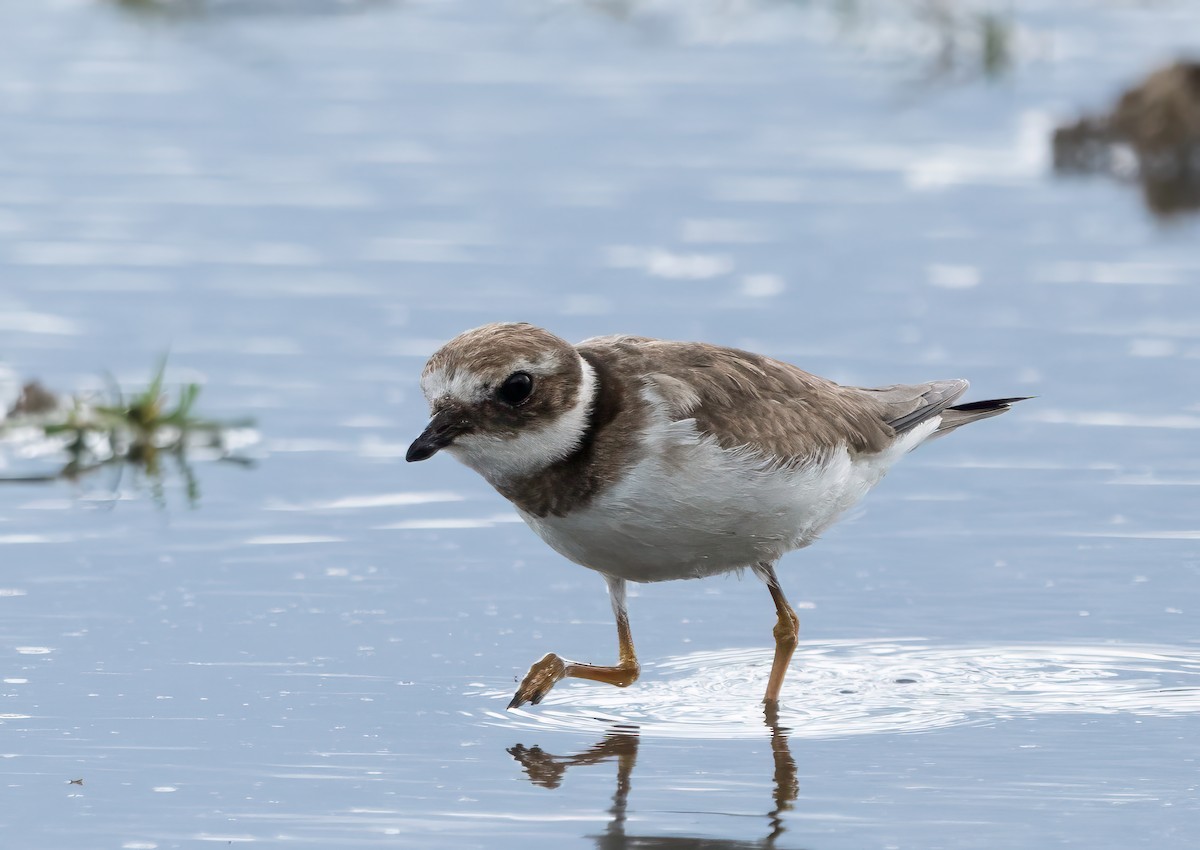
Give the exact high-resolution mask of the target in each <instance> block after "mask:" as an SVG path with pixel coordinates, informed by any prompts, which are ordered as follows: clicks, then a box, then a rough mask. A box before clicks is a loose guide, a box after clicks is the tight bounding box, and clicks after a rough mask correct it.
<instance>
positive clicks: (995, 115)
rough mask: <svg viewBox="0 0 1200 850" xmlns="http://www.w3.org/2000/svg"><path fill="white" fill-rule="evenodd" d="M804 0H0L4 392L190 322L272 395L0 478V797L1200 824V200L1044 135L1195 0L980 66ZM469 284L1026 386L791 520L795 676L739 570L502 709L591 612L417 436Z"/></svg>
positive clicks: (1075, 28)
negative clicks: (1149, 197) (837, 511)
mask: <svg viewBox="0 0 1200 850" xmlns="http://www.w3.org/2000/svg"><path fill="white" fill-rule="evenodd" d="M835 8H838V6H837V4H821V3H813V4H791V3H771V2H748V3H741V4H727V3H717V2H712V3H703V2H702V3H698V4H694V3H682V2H679V3H675V2H670V0H664V2H654V3H644V4H638V3H632V4H624V5H622V4H608V5H588V4H582V3H581V4H575V3H538V2H527V3H497V4H487V5H476V6H469V5H467V4H459V3H429V4H387V3H354V4H339V3H334V2H330V3H321V2H316V0H312V1H311V2H305V3H304V4H301V5H293V6H289V5H288V4H282V3H264V4H256V3H251V2H235V0H228V2H219V3H218V2H213V3H208V4H200V3H192V4H185V3H179V4H170V3H164V4H135V3H123V4H106V3H100V2H85V1H84V0H57V2H48V3H38V4H6V5H3V7H2V8H0V32H8V33H12V32H20V33H21V38H19V39H10V40H9V43H6V49H5V50H3V51H0V123H2V125H3V126H4V128H5V132H4V133H0V360H2V361H3V364H4V366H5V367H6V369H7V370H8V371H7V372H6V373H4V374H0V389H3V388H4V387H9V388H10V389H11V387H12V385H13V384H12V381H13V378H14V376H21V377H39V378H40V379H42V380H43V382H44V383H46V384H47V385H48V386H50V387H53V388H57V389H59V390H70V389H77V388H82V387H103V386H104V385H105V380H104V378H103V377H102V375H103V371H104V370H111V371H112V372H113V374H114V375H115V377H116V379H117V381H118V382H119V383H120V384H121V385H122V386H130V387H132V386H136V385H137V384H138V383H139V382H141V381H144V380H145V378H146V375H147V371H148V370H149V368H150V367H151V365H152V364H153V363H154V362H155V361H156V359H157V357H158V356H159V355H160V354H161V353H162V352H163V351H165V350H167V349H169V350H170V368H169V372H168V379H169V381H175V382H181V381H193V380H194V381H199V382H201V383H203V384H204V392H203V394H202V395H201V398H200V402H199V409H200V412H201V413H203V414H205V415H209V416H213V417H218V418H220V417H229V418H234V417H238V416H242V415H246V414H249V415H253V416H255V417H256V418H257V420H258V431H257V434H258V441H257V442H253V443H249V442H248V444H247V446H246V448H245V451H246V452H247V453H248V454H249V455H250V456H252V457H254V458H255V459H256V460H257V464H256V465H255V466H254V467H253V468H244V467H241V466H235V465H229V464H221V463H216V462H213V461H212V460H207V459H205V458H203V457H198V458H196V459H195V461H194V467H193V471H194V473H195V476H196V479H197V482H198V486H199V497H198V501H197V503H196V505H195V507H189V503H188V499H187V495H186V493H185V483H184V481H183V479H182V477H181V476H180V475H179V474H178V473H177V472H174V471H172V472H169V474H168V476H167V478H166V480H165V482H164V487H163V490H162V494H161V497H160V498H157V499H156V498H154V497H153V495H152V493H151V487H150V486H149V483H150V482H147V481H146V480H145V479H144V477H139V476H138V475H137V474H136V472H135V471H133V470H128V471H126V472H125V473H124V474H122V475H120V476H117V475H115V474H112V473H110V472H109V471H104V472H102V473H98V474H94V475H91V476H88V477H86V478H84V479H82V480H81V481H79V482H78V483H71V482H66V481H61V482H57V483H45V484H41V485H31V484H26V485H21V486H15V485H8V486H4V487H0V657H3V658H4V663H3V668H2V670H0V673H2V676H0V679H2V680H3V683H2V684H0V788H2V789H3V803H2V804H0V827H2V828H3V835H4V842H3V843H4V846H5V847H13V848H27V847H28V848H33V847H36V848H39V850H53V848H60V847H62V848H66V847H71V848H78V847H119V848H130V850H134V849H135V848H172V847H193V846H201V845H202V844H208V843H218V844H228V843H248V842H253V843H258V844H279V845H283V844H287V845H288V846H298V847H306V846H311V847H331V846H332V847H343V846H344V847H355V846H364V845H378V846H383V845H386V846H400V847H409V846H411V847H421V848H429V847H447V848H469V847H489V848H490V847H516V846H521V847H530V848H543V847H544V848H563V847H591V846H596V847H604V848H635V847H636V848H690V850H700V848H704V850H711V849H712V848H745V847H772V846H774V847H780V848H799V847H806V848H822V850H833V848H841V847H846V848H851V847H853V848H863V847H878V848H888V847H897V848H908V847H921V848H936V847H954V848H963V847H979V848H997V847H1045V846H1055V845H1066V846H1076V845H1078V846H1088V847H1092V848H1094V847H1122V848H1125V847H1154V848H1190V847H1192V846H1194V841H1195V838H1194V836H1195V834H1196V831H1197V830H1198V829H1200V802H1198V798H1197V780H1196V776H1197V752H1198V747H1197V744H1198V743H1200V726H1198V722H1197V710H1198V709H1200V683H1198V681H1197V678H1198V676H1200V643H1198V641H1197V631H1196V622H1197V621H1196V617H1197V613H1198V612H1200V591H1198V586H1200V584H1198V582H1200V554H1198V553H1200V548H1198V546H1200V528H1198V525H1197V517H1198V516H1200V451H1197V445H1198V444H1197V438H1198V433H1200V377H1198V376H1200V248H1198V247H1197V246H1200V219H1197V218H1195V217H1187V216H1178V217H1174V218H1171V219H1169V220H1161V219H1156V218H1155V217H1154V216H1153V215H1152V214H1151V213H1150V212H1148V211H1147V210H1146V209H1145V207H1144V206H1143V205H1142V203H1141V199H1140V197H1139V193H1138V190H1137V188H1136V186H1133V185H1124V184H1122V183H1119V182H1116V181H1105V180H1103V179H1091V180H1060V179H1055V178H1054V177H1053V176H1052V175H1051V174H1050V170H1049V133H1050V131H1051V129H1052V127H1053V126H1054V124H1055V123H1056V122H1057V121H1059V120H1069V119H1072V118H1074V117H1076V116H1077V115H1078V114H1080V113H1082V112H1084V111H1092V110H1096V109H1098V108H1102V107H1103V106H1104V105H1105V104H1106V102H1108V101H1109V99H1110V98H1111V97H1112V96H1114V95H1115V94H1116V93H1117V92H1118V91H1119V90H1120V89H1121V88H1122V87H1123V86H1125V85H1127V84H1128V83H1130V82H1131V81H1132V80H1134V79H1135V78H1136V77H1137V76H1138V75H1140V74H1142V73H1144V72H1145V71H1146V70H1148V69H1150V68H1151V67H1153V66H1155V65H1156V64H1158V63H1160V62H1163V61H1166V60H1168V59H1170V58H1172V57H1173V56H1174V55H1175V54H1176V52H1178V50H1179V49H1180V47H1181V46H1182V47H1183V48H1186V47H1188V46H1189V44H1188V43H1187V38H1186V37H1185V36H1184V35H1183V34H1186V33H1192V32H1200V26H1198V25H1200V10H1197V9H1196V7H1195V6H1194V5H1192V4H1187V3H1176V4H1171V3H1167V4H1159V5H1154V6H1150V7H1146V8H1141V7H1138V6H1129V5H1126V4H1105V3H1080V4H1074V5H1069V6H1064V5H1062V4H1045V5H1042V4H1033V3H1030V4H1017V5H1016V7H1015V15H1016V20H1017V23H1018V24H1019V26H1018V28H1017V38H1016V41H1015V42H1014V45H1013V51H1014V53H1013V58H1012V65H1011V68H1010V69H1009V70H1008V71H1007V72H1006V73H1001V74H1000V75H999V76H996V77H988V76H987V75H985V74H983V73H982V72H980V71H979V70H978V67H979V62H978V59H977V57H975V58H974V59H973V54H972V52H971V47H970V42H969V39H968V40H967V42H966V43H965V46H963V47H962V48H961V50H960V53H961V56H962V58H961V60H960V61H959V63H958V64H955V65H954V66H953V67H951V68H949V69H941V70H939V67H940V66H939V64H938V60H937V56H938V41H937V39H936V38H934V37H933V36H932V35H931V34H930V31H929V30H928V29H927V28H926V27H924V25H922V24H920V23H919V22H917V21H916V20H915V18H914V16H913V15H908V14H905V13H903V12H897V11H892V12H890V13H888V14H886V15H885V14H882V13H879V12H878V11H876V12H875V13H872V14H864V15H862V16H861V18H860V19H856V20H854V21H850V20H848V19H847V18H845V17H839V16H838V15H837V14H836V13H835V12H834V11H833V10H834V9H835ZM863 8H866V9H868V10H869V9H870V8H871V7H868V6H866V5H865V4H864V5H863ZM1191 46H1192V47H1194V46H1195V45H1194V44H1193V45H1191ZM497 319H526V320H529V321H533V322H536V323H539V324H542V325H545V326H547V327H550V328H551V329H553V330H555V331H556V332H558V333H560V334H561V335H563V336H565V337H567V338H571V339H579V338H583V337H586V336H590V335H594V334H600V333H611V332H616V331H623V332H632V333H644V334H649V335H654V336H663V337H676V338H694V339H706V340H710V341H714V342H721V343H727V344H734V345H740V346H744V347H749V348H754V349H757V350H761V351H764V352H767V353H770V354H772V355H775V356H778V357H782V358H785V359H790V360H792V361H794V362H797V363H799V364H800V365H802V366H803V367H805V368H807V369H809V370H811V371H814V372H818V373H820V374H824V375H828V376H829V377H832V378H834V379H837V380H840V381H844V382H850V383H863V384H885V383H894V382H902V381H918V380H926V379H930V378H941V377H953V376H958V375H963V376H966V377H969V378H970V379H971V380H972V382H973V385H974V386H973V388H972V390H971V396H972V397H974V398H986V397H992V396H1007V395H1034V396H1037V398H1036V400H1034V401H1030V402H1025V403H1023V404H1022V405H1020V406H1019V407H1018V408H1017V409H1015V410H1014V411H1013V412H1012V413H1010V414H1007V415H1006V416H1005V417H1003V418H1002V419H999V420H994V421H990V422H987V423H983V424H980V425H978V426H973V427H972V428H971V429H969V430H965V431H963V432H960V433H958V434H955V435H954V436H953V437H952V438H951V439H947V440H943V441H939V442H938V443H937V444H935V445H932V446H929V447H926V448H923V449H922V450H921V451H919V452H917V453H915V454H914V455H912V456H911V457H910V458H908V459H906V460H905V462H904V463H903V464H901V465H900V466H899V467H898V468H896V469H895V470H894V471H893V472H892V474H891V475H890V476H889V479H888V480H887V481H886V482H885V483H884V484H883V485H882V486H881V487H880V488H879V489H878V490H877V492H875V493H873V494H872V495H871V497H870V498H869V499H868V501H867V502H866V503H865V504H864V505H863V506H862V507H861V508H860V509H858V510H856V511H855V512H854V513H853V514H852V515H851V516H850V517H848V518H847V519H846V521H844V522H843V523H841V524H840V525H839V526H837V527H836V528H835V529H833V530H831V531H830V532H829V533H828V534H827V535H826V538H825V539H824V540H822V541H820V542H819V543H818V545H816V546H814V547H813V548H812V549H810V550H808V551H806V552H802V553H797V554H794V555H791V556H789V557H788V558H787V559H786V560H785V561H784V563H783V564H782V565H781V567H780V575H781V578H782V580H783V582H784V585H785V587H786V588H787V590H788V593H789V596H790V598H791V599H792V600H793V602H795V603H796V604H797V607H798V608H799V613H800V617H801V631H802V635H801V636H802V639H803V641H802V644H801V647H800V649H799V651H798V653H797V660H796V662H795V663H794V665H793V668H792V671H791V674H790V677H789V680H788V684H787V686H786V688H785V701H784V705H783V707H782V710H781V712H780V715H779V716H778V717H777V718H767V717H764V716H763V714H762V708H761V706H760V705H759V704H758V702H757V700H758V699H759V696H760V692H761V688H762V686H763V682H764V680H765V675H766V672H765V671H766V667H767V666H768V663H769V647H770V642H771V626H772V624H773V612H772V610H771V605H770V601H769V599H768V597H767V595H766V593H765V592H764V589H763V588H762V587H761V585H760V584H759V583H758V582H757V581H756V580H754V579H753V578H750V577H746V578H745V579H739V578H737V577H728V578H717V579H710V580H707V581H703V582H688V583H671V584H665V585H652V586H645V587H641V588H635V589H634V593H633V595H632V598H631V616H632V621H633V630H634V637H635V640H636V642H637V646H638V650H639V655H640V658H641V660H642V662H643V670H644V673H643V677H642V680H641V681H640V682H639V683H638V684H637V685H635V686H634V687H633V688H630V689H628V690H624V691H617V690H611V689H605V688H603V687H601V686H594V685H584V684H579V685H576V684H571V685H564V686H561V687H560V688H558V689H556V690H555V691H554V692H552V693H551V695H550V696H549V697H548V698H547V700H546V701H545V702H544V703H543V704H542V705H541V706H539V707H536V708H526V709H524V710H521V711H514V712H506V711H504V705H505V704H506V703H507V700H508V698H509V696H510V695H511V692H512V689H513V687H514V686H515V680H516V679H517V678H519V677H520V676H521V675H523V673H524V671H525V669H526V667H527V665H528V664H529V663H530V662H532V661H533V660H535V659H536V658H538V657H540V656H541V655H542V654H544V653H545V652H547V651H557V652H561V653H562V654H564V655H567V656H569V657H573V658H580V659H585V660H591V661H597V662H605V661H608V660H609V659H610V658H612V657H613V656H614V654H615V635H614V629H613V625H612V622H611V613H610V611H609V607H608V602H607V600H606V598H605V595H604V591H603V583H602V582H601V581H600V579H599V578H598V577H596V576H593V575H591V574H589V573H588V572H587V571H585V570H583V569H580V568H577V567H574V566H572V565H569V564H566V563H564V562H563V561H562V559H561V558H559V557H558V556H556V555H555V554H554V553H553V552H551V551H550V550H549V549H547V548H546V547H545V546H544V545H543V544H541V543H540V541H538V540H537V539H536V538H535V537H534V536H533V535H532V533H531V532H529V531H528V530H527V529H525V528H524V526H523V525H521V524H520V522H519V521H517V520H516V517H515V515H514V514H513V513H512V512H511V510H510V509H509V508H508V506H507V505H506V504H505V503H504V502H503V501H502V500H501V499H500V498H499V497H498V496H496V495H495V494H494V493H492V492H491V491H490V490H489V489H488V488H487V486H486V485H485V484H484V483H483V482H482V481H481V480H479V479H478V478H477V477H476V476H474V475H473V474H472V473H470V472H469V471H467V470H465V469H463V468H461V467H459V466H457V465H456V464H454V463H453V462H452V461H451V460H450V459H448V458H435V459H433V460H432V461H430V462H428V463H423V464H414V465H407V464H405V463H404V462H403V453H404V450H405V448H406V447H407V444H408V442H409V440H411V438H412V437H413V436H415V434H416V433H418V431H419V430H420V428H421V427H422V426H423V423H424V417H425V410H424V406H423V404H422V402H421V400H420V397H419V391H418V389H417V385H416V377H417V374H418V372H419V369H420V366H421V363H422V362H423V359H424V357H425V356H426V355H427V354H428V353H429V352H430V351H432V350H433V348H434V347H436V345H437V344H439V343H440V342H441V341H443V340H444V339H446V338H448V337H450V336H452V335H453V334H455V333H457V332H458V331H460V330H462V329H464V328H467V327H470V326H473V325H477V324H480V323H483V322H485V321H492V320H497ZM6 376H7V377H6ZM59 460H60V459H58V458H57V457H56V456H54V455H44V454H41V453H39V451H38V448H37V445H36V441H32V442H31V441H24V442H13V441H7V442H5V443H3V444H0V474H2V475H9V474H16V473H27V472H29V471H31V470H33V471H37V470H49V469H53V468H55V465H56V464H57V463H58V462H59ZM72 780H82V784H72Z"/></svg>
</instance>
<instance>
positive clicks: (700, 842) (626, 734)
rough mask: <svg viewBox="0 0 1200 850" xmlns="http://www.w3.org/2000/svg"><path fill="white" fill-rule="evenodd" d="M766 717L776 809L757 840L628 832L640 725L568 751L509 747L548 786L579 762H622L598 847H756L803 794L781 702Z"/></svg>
mask: <svg viewBox="0 0 1200 850" xmlns="http://www.w3.org/2000/svg"><path fill="white" fill-rule="evenodd" d="M764 720H765V722H766V726H767V729H768V730H769V732H770V736H771V754H772V756H773V759H774V773H773V780H774V781H773V793H772V798H773V801H774V804H775V805H774V808H773V809H772V810H771V811H770V813H769V814H768V815H767V821H768V824H769V827H770V831H769V832H768V834H767V835H766V836H765V837H763V838H761V839H758V840H753V839H751V840H740V839H739V840H724V839H715V838H695V837H684V836H654V835H628V834H627V833H626V831H625V827H626V811H627V807H628V804H629V790H630V787H631V777H632V775H633V767H634V765H635V764H636V763H637V756H638V744H639V739H638V735H637V730H636V728H635V727H630V728H627V729H623V730H620V731H612V732H610V733H608V734H607V735H605V736H604V738H603V739H602V740H600V741H599V742H598V743H597V744H595V745H594V746H592V747H590V748H588V749H587V750H584V751H583V752H580V753H576V754H574V755H568V756H558V755H554V754H552V753H548V752H546V751H545V750H543V749H542V748H541V747H536V746H535V747H526V746H524V745H523V744H517V745H515V746H513V747H509V749H508V752H509V754H510V755H511V756H512V757H513V758H515V759H516V760H517V762H519V763H520V765H521V767H522V768H523V769H524V771H525V774H526V775H527V776H528V777H529V781H530V782H532V783H534V784H535V785H540V786H542V787H543V788H557V787H559V785H561V784H562V781H563V777H564V775H565V774H566V772H567V770H568V769H569V768H572V767H576V766H579V765H589V764H600V763H602V762H606V761H611V760H615V761H616V763H617V787H616V791H615V792H614V794H613V798H612V807H611V808H610V809H609V813H610V814H611V816H612V817H611V820H610V821H609V824H608V828H607V829H606V830H605V833H604V835H602V836H596V839H597V846H598V847H600V848H602V850H635V848H636V850H751V848H760V849H761V848H766V850H771V848H774V847H775V846H776V842H777V841H778V839H779V837H780V836H781V835H783V833H784V831H785V829H786V827H785V826H784V819H783V814H784V812H787V811H790V810H791V808H792V804H793V803H794V802H795V801H796V798H797V797H798V796H799V793H800V786H799V782H798V780H797V778H796V760H795V759H794V758H792V753H791V748H790V747H789V746H788V739H787V732H788V730H787V729H786V728H785V727H783V726H780V725H779V709H778V705H777V704H774V705H773V704H770V703H768V704H767V705H766V706H765V712H764Z"/></svg>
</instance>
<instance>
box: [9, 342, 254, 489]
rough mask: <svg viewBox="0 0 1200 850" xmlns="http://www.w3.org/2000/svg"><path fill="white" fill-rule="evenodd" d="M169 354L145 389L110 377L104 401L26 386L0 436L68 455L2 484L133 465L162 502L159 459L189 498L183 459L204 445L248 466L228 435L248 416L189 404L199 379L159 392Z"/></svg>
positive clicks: (30, 451) (190, 481) (29, 448)
mask: <svg viewBox="0 0 1200 850" xmlns="http://www.w3.org/2000/svg"><path fill="white" fill-rule="evenodd" d="M166 365H167V358H166V357H165V356H164V357H163V358H162V359H161V360H160V361H159V363H158V367H157V368H156V369H155V371H154V374H153V376H152V377H151V379H150V382H149V383H148V384H147V386H146V387H145V389H143V390H141V391H140V392H137V393H133V394H126V393H124V392H122V390H121V388H120V387H119V386H118V385H117V383H116V381H115V380H114V379H112V378H111V377H110V378H109V383H110V385H111V390H110V398H109V399H107V403H106V402H105V401H104V400H97V399H95V398H93V397H91V396H89V395H86V394H76V395H71V396H65V397H59V396H56V395H54V394H53V393H51V392H49V391H48V390H46V389H45V388H44V387H43V386H42V385H41V384H40V383H38V382H36V381H33V382H29V383H27V384H25V385H24V387H23V388H22V390H21V394H20V396H19V398H18V399H17V401H16V402H15V403H14V404H13V405H12V407H11V408H10V410H9V411H8V414H7V416H6V418H4V419H0V442H4V441H7V442H10V443H14V444H21V445H23V446H24V447H25V451H24V454H26V455H38V456H40V455H45V454H59V453H65V454H66V456H67V458H68V460H67V462H66V464H65V465H64V466H62V467H61V468H60V469H58V470H57V471H54V472H50V473H37V474H31V475H19V476H5V477H0V483H32V482H46V481H57V480H62V479H66V480H72V481H74V480H78V479H79V478H81V477H82V476H84V475H85V474H87V473H90V472H93V471H96V470H98V469H101V468H104V467H115V468H116V469H118V471H119V470H121V469H123V468H125V467H127V466H129V467H133V468H134V470H135V472H136V474H138V475H139V476H144V477H145V479H146V481H147V482H148V483H149V486H150V489H151V493H152V495H153V496H154V498H155V500H156V501H158V502H160V503H161V502H162V501H163V460H164V458H169V459H171V460H172V461H173V462H174V463H175V465H176V467H177V468H178V470H179V473H180V475H181V476H182V478H183V481H184V485H185V491H186V493H187V498H188V501H189V503H191V504H195V502H196V500H197V499H198V498H199V487H198V484H197V481H196V478H195V475H194V474H193V472H192V470H191V467H190V465H189V464H188V462H187V455H188V452H189V451H194V450H200V449H203V450H205V451H207V453H208V454H209V455H210V456H212V457H214V458H215V459H217V460H225V461H231V462H234V463H239V464H243V465H250V464H251V461H250V460H249V459H247V458H245V457H241V456H239V455H237V454H235V452H234V449H235V448H236V447H235V446H234V445H233V444H232V443H231V440H230V437H231V435H233V434H235V433H236V432H238V431H239V430H244V429H246V428H249V427H251V426H252V425H253V420H251V419H240V420H232V421H217V420H212V419H205V418H201V417H199V416H197V415H196V414H195V413H194V412H193V409H194V407H195V405H196V400H197V399H198V398H199V396H200V385H199V384H196V383H187V384H184V385H183V386H181V387H180V388H179V390H178V395H177V396H176V397H175V399H174V400H172V399H170V398H169V397H168V395H167V393H166V392H165V391H164V375H165V372H166Z"/></svg>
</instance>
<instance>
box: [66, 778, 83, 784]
mask: <svg viewBox="0 0 1200 850" xmlns="http://www.w3.org/2000/svg"><path fill="white" fill-rule="evenodd" d="M67 784H68V785H82V784H83V780H82V779H72V780H71V781H69V782H68V783H67Z"/></svg>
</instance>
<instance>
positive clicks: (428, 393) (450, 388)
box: [421, 369, 483, 403]
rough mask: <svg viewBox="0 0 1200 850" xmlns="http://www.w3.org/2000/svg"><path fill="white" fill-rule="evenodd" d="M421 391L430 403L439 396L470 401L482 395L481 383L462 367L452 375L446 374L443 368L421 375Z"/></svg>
mask: <svg viewBox="0 0 1200 850" xmlns="http://www.w3.org/2000/svg"><path fill="white" fill-rule="evenodd" d="M421 392H423V393H425V398H426V399H427V400H428V401H429V402H430V403H432V402H433V401H434V400H435V399H439V398H452V399H455V400H456V401H461V402H472V401H477V400H479V399H480V398H481V397H482V395H483V385H482V384H481V383H480V382H479V379H478V378H477V377H476V376H475V375H473V374H471V373H470V372H467V371H466V370H463V369H459V370H457V371H456V372H454V373H453V374H452V375H447V374H446V370H445V369H434V370H433V371H432V372H426V373H425V374H424V375H422V376H421Z"/></svg>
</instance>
